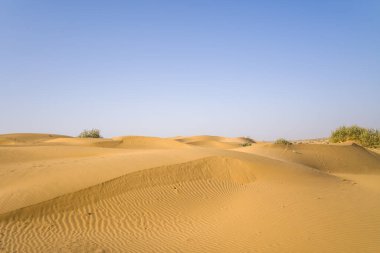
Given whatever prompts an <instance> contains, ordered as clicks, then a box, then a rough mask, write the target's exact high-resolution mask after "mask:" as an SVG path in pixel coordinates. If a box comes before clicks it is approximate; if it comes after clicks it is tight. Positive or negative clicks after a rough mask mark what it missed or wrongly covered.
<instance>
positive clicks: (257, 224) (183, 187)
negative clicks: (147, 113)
mask: <svg viewBox="0 0 380 253" xmlns="http://www.w3.org/2000/svg"><path fill="white" fill-rule="evenodd" d="M12 138H13V139H14V138H16V139H20V140H21V139H22V140H23V141H14V142H13V143H12V142H9V141H8V142H6V144H4V142H3V144H0V145H3V146H0V175H1V179H2V180H1V182H2V183H1V184H0V252H379V251H380V167H379V166H380V156H379V155H378V154H376V153H373V152H369V151H368V150H366V149H363V148H361V147H358V146H355V145H313V144H299V145H294V146H291V147H286V146H281V145H272V144H254V145H253V146H251V147H244V148H243V147H241V144H242V143H245V142H246V140H245V139H241V138H235V139H232V138H223V137H215V136H196V137H177V138H169V139H162V138H153V137H136V136H134V137H117V138H113V139H106V140H91V139H90V140H83V139H77V138H68V137H63V136H54V137H51V136H49V135H47V136H43V135H40V136H35V135H29V136H28V135H20V136H18V135H13V136H12ZM3 139H6V138H5V137H3V136H0V140H3ZM24 140H27V141H24ZM20 142H22V143H23V144H20ZM194 143H195V144H194ZM199 143H201V144H199ZM204 143H206V145H205V144H204ZM211 144H212V145H211ZM227 144H232V145H227ZM232 148H235V149H232Z"/></svg>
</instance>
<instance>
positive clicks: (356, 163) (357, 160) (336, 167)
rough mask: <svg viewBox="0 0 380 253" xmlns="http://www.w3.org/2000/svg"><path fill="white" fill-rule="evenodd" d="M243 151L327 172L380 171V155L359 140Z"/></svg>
mask: <svg viewBox="0 0 380 253" xmlns="http://www.w3.org/2000/svg"><path fill="white" fill-rule="evenodd" d="M239 151H243V152H249V153H253V154H259V155H263V156H266V157H270V158H273V159H279V160H285V161H290V162H294V163H299V164H304V165H307V166H310V167H312V168H316V169H319V170H322V171H326V172H334V173H339V172H340V173H371V174H380V156H379V155H378V154H376V153H375V152H373V151H371V150H368V149H366V148H363V147H361V146H359V145H357V144H355V143H348V144H335V145H333V144H330V145H327V144H296V145H290V146H286V145H279V144H258V145H254V146H251V147H245V148H241V149H239Z"/></svg>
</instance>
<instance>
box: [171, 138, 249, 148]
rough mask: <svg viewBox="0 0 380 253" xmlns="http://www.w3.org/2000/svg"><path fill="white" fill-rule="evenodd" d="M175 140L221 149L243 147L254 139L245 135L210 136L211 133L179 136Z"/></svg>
mask: <svg viewBox="0 0 380 253" xmlns="http://www.w3.org/2000/svg"><path fill="white" fill-rule="evenodd" d="M175 140H177V141H179V142H182V143H186V144H190V145H194V146H199V147H207V148H221V149H232V148H238V147H241V146H242V144H244V143H247V142H251V141H252V140H250V139H248V138H245V137H237V138H226V137H220V136H209V135H201V136H191V137H179V138H175Z"/></svg>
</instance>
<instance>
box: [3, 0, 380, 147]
mask: <svg viewBox="0 0 380 253" xmlns="http://www.w3.org/2000/svg"><path fill="white" fill-rule="evenodd" d="M379 13H380V2H379V1H21V0H0V85H1V90H0V119H1V121H0V133H10V132H47V133H61V134H68V135H77V134H78V133H79V132H80V131H81V130H83V129H85V128H93V127H94V128H99V129H101V130H102V133H103V135H105V136H116V135H152V136H163V137H165V136H177V135H199V134H211V135H225V136H251V137H253V138H256V139H259V140H271V139H275V138H279V137H285V138H290V139H297V138H314V137H324V136H328V135H329V134H330V132H331V130H333V129H334V128H336V127H338V126H340V125H344V124H346V125H347V124H348V125H349V124H359V125H362V126H364V127H372V128H380V98H379V97H380V15H379Z"/></svg>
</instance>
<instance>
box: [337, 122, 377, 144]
mask: <svg viewBox="0 0 380 253" xmlns="http://www.w3.org/2000/svg"><path fill="white" fill-rule="evenodd" d="M330 141H331V142H334V143H337V142H345V141H357V142H359V143H360V144H361V145H362V146H364V147H379V146H380V131H379V130H377V129H371V128H364V127H359V126H357V125H353V126H349V127H346V126H341V127H339V128H337V129H336V130H335V131H333V132H332V133H331V136H330Z"/></svg>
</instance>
